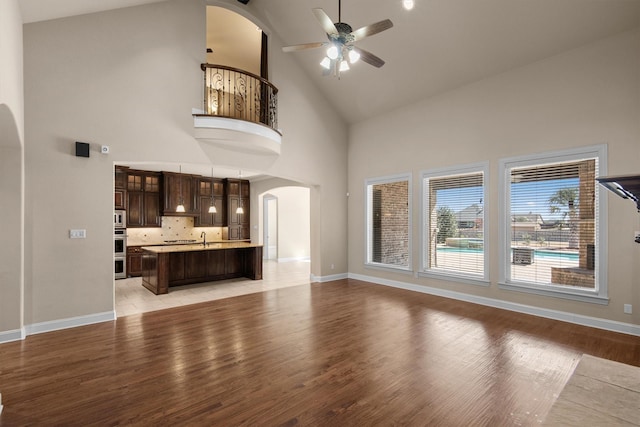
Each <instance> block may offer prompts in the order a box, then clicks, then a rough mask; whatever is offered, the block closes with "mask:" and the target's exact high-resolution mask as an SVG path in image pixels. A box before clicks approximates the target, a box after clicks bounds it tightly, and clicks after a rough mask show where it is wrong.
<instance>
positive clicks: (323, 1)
mask: <svg viewBox="0 0 640 427" xmlns="http://www.w3.org/2000/svg"><path fill="white" fill-rule="evenodd" d="M153 1H162V0H100V1H99V2H98V1H90V2H89V1H86V0H57V1H55V2H54V1H51V0H20V3H21V7H22V12H23V17H24V20H25V22H34V21H40V20H46V19H53V18H59V17H63V16H72V15H77V14H83V13H92V12H96V11H99V10H107V9H115V8H119V7H126V6H133V5H138V4H143V3H151V2H153ZM217 3H218V4H219V3H220V2H217ZM228 3H229V4H233V5H234V6H235V7H243V8H245V7H246V8H248V9H249V10H250V11H251V10H253V11H256V12H257V13H258V14H259V15H260V16H264V17H265V19H266V20H267V21H268V24H269V27H270V28H271V29H272V30H273V31H274V32H275V33H276V34H275V35H276V36H277V37H278V38H279V39H281V41H282V42H283V44H284V45H292V44H300V43H307V42H316V41H325V40H326V35H325V33H324V32H323V30H322V28H321V27H320V25H319V24H318V21H317V19H316V17H315V16H314V14H313V13H312V8H315V7H319V8H323V9H324V10H325V12H326V13H327V14H328V15H329V16H330V18H331V19H333V20H334V21H337V20H338V0H251V1H250V2H249V4H248V5H246V6H243V5H242V4H240V3H238V2H237V1H235V0H228ZM386 18H389V19H391V21H393V24H394V26H393V28H391V29H389V30H387V31H384V32H382V33H380V34H376V35H373V36H371V37H369V38H366V39H364V40H362V41H361V42H358V46H359V47H362V48H364V49H366V50H369V51H370V52H372V53H374V54H375V55H377V56H379V57H380V58H382V59H383V60H385V61H386V64H385V65H384V66H383V67H382V68H379V69H378V68H374V67H372V66H370V65H368V64H366V63H364V62H362V61H360V62H359V63H357V64H355V65H354V66H353V67H352V69H351V70H350V71H348V72H346V73H343V74H342V76H341V78H340V79H339V80H338V79H337V78H335V77H324V76H322V72H321V68H320V66H319V62H320V61H321V59H322V58H323V49H314V50H308V51H302V52H296V53H288V54H287V55H294V56H295V60H296V61H298V62H299V63H300V64H301V66H302V67H303V69H304V70H305V71H306V72H307V74H308V76H309V78H310V79H311V80H312V81H313V82H314V83H315V84H316V85H317V86H318V87H319V88H320V89H321V91H322V92H323V93H325V94H326V97H327V99H328V100H329V102H331V103H332V105H333V106H334V108H336V109H337V110H338V111H340V113H341V114H342V116H343V117H344V118H345V120H346V121H347V122H348V123H354V122H357V121H360V120H364V119H367V118H370V117H373V116H375V115H378V114H381V113H384V112H386V111H389V110H392V109H395V108H398V107H401V106H404V105H407V104H410V103H413V102H416V101H418V100H420V99H424V98H427V97H430V96H434V95H437V94H440V93H443V92H446V91H449V90H453V89H455V88H458V87H460V86H463V85H465V84H469V83H471V82H474V81H477V80H481V79H484V78H487V77H489V76H492V75H495V74H499V73H503V72H505V71H508V70H510V69H513V68H516V67H520V66H523V65H526V64H529V63H532V62H535V61H540V60H544V59H545V58H548V57H550V56H553V55H557V54H559V53H561V52H564V51H567V50H569V49H574V48H577V47H579V46H582V45H585V44H588V43H591V42H593V41H595V40H598V39H601V38H603V37H607V36H611V35H614V34H617V33H621V32H624V31H628V30H630V29H633V28H636V27H640V1H639V0H415V8H414V9H413V10H411V11H407V10H404V9H403V7H402V1H401V0H342V21H344V22H347V23H349V24H350V25H351V26H352V27H353V28H354V29H357V28H360V27H362V26H365V25H368V24H371V23H374V22H377V21H380V20H382V19H386Z"/></svg>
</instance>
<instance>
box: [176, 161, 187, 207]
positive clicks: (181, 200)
mask: <svg viewBox="0 0 640 427" xmlns="http://www.w3.org/2000/svg"><path fill="white" fill-rule="evenodd" d="M184 211H185V210H184V199H183V198H182V165H180V199H179V200H178V206H177V207H176V212H184Z"/></svg>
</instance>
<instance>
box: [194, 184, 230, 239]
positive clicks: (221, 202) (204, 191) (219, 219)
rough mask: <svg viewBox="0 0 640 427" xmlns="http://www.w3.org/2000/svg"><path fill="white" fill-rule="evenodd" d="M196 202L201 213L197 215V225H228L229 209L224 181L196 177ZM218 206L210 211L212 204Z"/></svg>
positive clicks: (195, 222) (195, 223)
mask: <svg viewBox="0 0 640 427" xmlns="http://www.w3.org/2000/svg"><path fill="white" fill-rule="evenodd" d="M195 183H196V192H197V193H196V194H197V197H196V199H197V200H196V202H197V206H198V213H199V215H198V216H196V217H195V221H194V225H195V226H196V227H224V226H225V225H227V209H226V206H227V205H226V203H225V194H224V181H223V180H221V179H217V178H205V177H196V178H195ZM212 203H213V206H215V208H216V212H215V213H210V212H209V208H210V207H211V204H212Z"/></svg>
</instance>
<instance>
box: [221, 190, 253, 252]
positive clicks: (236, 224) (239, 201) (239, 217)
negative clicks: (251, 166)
mask: <svg viewBox="0 0 640 427" xmlns="http://www.w3.org/2000/svg"><path fill="white" fill-rule="evenodd" d="M226 190H227V219H228V221H227V225H228V227H229V240H247V239H249V238H250V237H251V236H250V233H251V230H250V227H249V213H250V211H249V201H250V198H249V190H250V186H249V181H247V180H244V179H231V178H229V179H227V180H226Z"/></svg>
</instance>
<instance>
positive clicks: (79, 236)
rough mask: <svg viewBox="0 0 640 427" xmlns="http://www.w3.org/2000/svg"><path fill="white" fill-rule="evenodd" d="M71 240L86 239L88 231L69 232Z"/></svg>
mask: <svg viewBox="0 0 640 427" xmlns="http://www.w3.org/2000/svg"><path fill="white" fill-rule="evenodd" d="M69 238H70V239H86V238H87V230H69Z"/></svg>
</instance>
